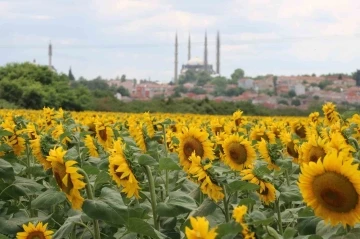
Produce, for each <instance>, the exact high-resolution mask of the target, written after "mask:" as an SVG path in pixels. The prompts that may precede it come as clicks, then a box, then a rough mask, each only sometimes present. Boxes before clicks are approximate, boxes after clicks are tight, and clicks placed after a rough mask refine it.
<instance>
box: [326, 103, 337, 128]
mask: <svg viewBox="0 0 360 239" xmlns="http://www.w3.org/2000/svg"><path fill="white" fill-rule="evenodd" d="M322 110H323V112H324V116H325V124H327V125H331V124H334V123H335V122H337V121H338V120H339V119H340V117H339V113H338V112H337V111H336V106H335V105H334V104H333V103H331V102H327V103H326V104H324V105H323V107H322Z"/></svg>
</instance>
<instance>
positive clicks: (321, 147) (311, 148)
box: [299, 135, 329, 163]
mask: <svg viewBox="0 0 360 239" xmlns="http://www.w3.org/2000/svg"><path fill="white" fill-rule="evenodd" d="M328 151H329V146H328V144H327V141H326V140H325V139H322V138H321V137H318V136H316V135H313V136H310V138H309V140H308V141H307V142H304V143H303V144H302V145H301V147H300V151H299V161H300V163H309V162H317V161H318V160H322V159H323V158H324V157H325V155H326V153H327V152H328Z"/></svg>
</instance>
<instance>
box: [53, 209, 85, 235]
mask: <svg viewBox="0 0 360 239" xmlns="http://www.w3.org/2000/svg"><path fill="white" fill-rule="evenodd" d="M74 222H81V214H78V215H75V216H72V217H68V218H67V219H66V221H65V222H64V224H63V225H62V226H61V227H60V228H59V229H58V230H57V231H56V232H55V234H54V235H53V237H52V238H53V239H61V238H67V237H68V236H69V235H70V233H71V231H72V229H73V225H74Z"/></svg>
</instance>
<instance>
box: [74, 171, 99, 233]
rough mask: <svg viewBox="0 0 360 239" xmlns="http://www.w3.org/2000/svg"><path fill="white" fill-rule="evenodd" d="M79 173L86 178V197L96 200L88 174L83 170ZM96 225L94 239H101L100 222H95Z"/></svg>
mask: <svg viewBox="0 0 360 239" xmlns="http://www.w3.org/2000/svg"><path fill="white" fill-rule="evenodd" d="M78 172H79V173H80V174H81V175H83V176H84V181H85V184H86V186H85V189H86V195H87V197H88V199H90V200H94V194H93V191H92V188H91V185H90V180H89V177H88V175H87V174H86V172H85V171H84V170H82V169H81V168H79V169H78ZM93 223H94V235H95V236H94V238H95V239H100V228H99V222H98V220H93Z"/></svg>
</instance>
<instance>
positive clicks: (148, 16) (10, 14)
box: [0, 0, 360, 82]
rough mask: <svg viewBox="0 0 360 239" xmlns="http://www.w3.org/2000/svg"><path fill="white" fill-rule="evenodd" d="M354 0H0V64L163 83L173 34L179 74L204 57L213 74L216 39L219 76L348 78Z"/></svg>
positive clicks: (356, 24) (359, 37) (355, 50)
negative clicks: (31, 64) (189, 50)
mask: <svg viewBox="0 0 360 239" xmlns="http://www.w3.org/2000/svg"><path fill="white" fill-rule="evenodd" d="M359 12H360V1H358V0H341V1H340V0H196V1H194V0H181V1H179V0H0V36H1V37H0V65H4V64H6V63H9V62H23V61H32V60H33V59H36V61H37V63H39V64H47V62H48V58H47V45H48V43H49V41H51V42H52V44H53V65H54V66H55V68H56V69H57V70H58V71H59V72H66V73H67V72H68V69H69V67H70V66H71V67H72V69H73V73H74V75H75V77H79V76H84V77H86V78H89V79H92V78H95V77H97V76H99V75H101V76H102V77H104V78H115V77H116V76H121V75H122V74H126V75H127V76H128V77H129V78H137V79H139V78H151V80H154V81H155V80H156V81H159V82H169V81H170V80H171V79H172V78H173V72H174V63H173V62H174V35H175V32H176V31H177V32H178V35H179V44H180V45H179V65H181V64H183V63H185V62H186V59H187V38H188V35H189V34H191V38H192V42H193V44H192V56H199V57H202V56H203V42H204V32H205V31H207V33H208V48H209V62H210V63H212V64H214V65H215V40H216V32H217V31H220V34H221V74H222V75H224V76H227V77H228V76H230V75H231V73H232V72H233V70H234V69H236V68H242V69H244V70H245V72H246V75H248V76H256V75H263V74H267V73H271V74H276V75H297V74H311V73H316V74H323V73H329V72H344V73H351V72H353V71H355V70H356V69H357V68H360V17H359Z"/></svg>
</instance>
